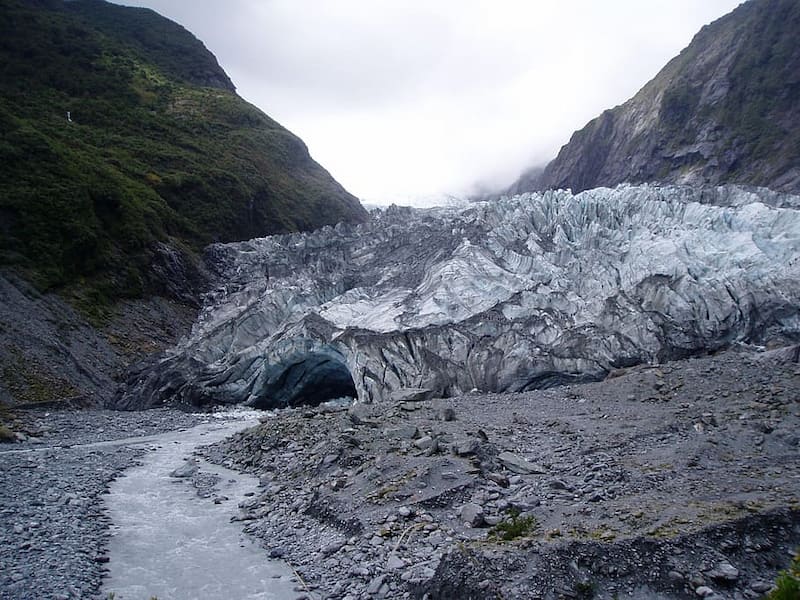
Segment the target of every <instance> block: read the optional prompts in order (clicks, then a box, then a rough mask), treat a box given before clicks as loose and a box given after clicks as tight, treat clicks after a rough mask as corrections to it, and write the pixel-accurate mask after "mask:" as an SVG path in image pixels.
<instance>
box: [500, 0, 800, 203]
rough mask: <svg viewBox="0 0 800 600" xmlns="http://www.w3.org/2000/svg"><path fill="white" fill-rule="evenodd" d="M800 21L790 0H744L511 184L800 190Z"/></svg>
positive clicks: (525, 187)
mask: <svg viewBox="0 0 800 600" xmlns="http://www.w3.org/2000/svg"><path fill="white" fill-rule="evenodd" d="M798 26H800V4H798V3H797V2H795V1H794V0H750V1H749V2H744V3H743V4H742V5H740V6H739V7H738V8H737V9H735V10H734V11H733V12H731V13H730V14H728V15H726V16H724V17H722V18H721V19H719V20H717V21H715V22H713V23H711V24H710V25H707V26H705V27H703V29H702V30H700V32H699V33H698V34H697V35H696V36H695V37H694V39H693V40H692V42H691V44H690V45H689V46H688V47H687V48H686V49H684V50H683V51H682V52H681V53H680V55H679V56H677V57H675V58H674V59H673V60H672V61H670V62H669V63H668V64H667V65H666V66H665V67H664V68H663V69H662V70H661V71H660V72H659V73H658V74H657V75H656V77H654V78H653V80H652V81H650V82H649V83H647V84H646V85H645V86H644V87H643V88H642V89H641V90H640V91H639V92H638V93H637V94H636V95H635V96H634V97H633V98H631V99H630V100H628V101H627V102H625V103H624V104H622V105H620V106H617V107H615V108H612V109H609V110H606V111H604V112H603V113H602V114H601V115H600V116H598V117H597V118H595V119H593V120H592V121H590V122H589V123H588V124H587V125H586V126H585V127H584V128H583V129H581V130H579V131H577V132H575V133H574V134H573V135H572V138H571V139H570V141H569V143H567V144H566V145H564V146H563V147H562V148H561V150H560V152H559V153H558V156H557V157H556V158H555V159H554V160H553V161H552V162H550V163H549V164H548V165H547V167H546V168H545V169H544V172H542V173H539V172H537V170H535V169H534V170H531V171H529V172H527V173H525V174H523V175H522V176H521V177H520V179H519V181H517V182H516V183H515V184H513V185H512V186H511V187H510V188H509V191H508V193H520V192H524V191H531V190H537V189H548V188H571V189H572V190H573V191H576V192H579V191H582V190H585V189H590V188H594V187H599V186H613V185H617V184H619V183H622V182H629V183H640V182H661V183H676V184H689V185H702V184H705V185H707V184H720V183H739V184H749V185H760V186H765V187H769V188H771V189H775V190H782V191H787V192H793V193H796V192H798V191H800V168H798V164H800V138H799V137H798V131H800V128H798V120H799V119H800V104H798V98H800V75H798V74H800V44H798V39H797V36H796V34H795V32H796V30H797V28H798Z"/></svg>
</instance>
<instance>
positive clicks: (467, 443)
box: [453, 439, 480, 456]
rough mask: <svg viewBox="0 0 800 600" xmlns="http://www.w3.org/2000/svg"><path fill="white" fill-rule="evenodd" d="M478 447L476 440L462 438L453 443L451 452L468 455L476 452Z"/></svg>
mask: <svg viewBox="0 0 800 600" xmlns="http://www.w3.org/2000/svg"><path fill="white" fill-rule="evenodd" d="M479 448H480V444H479V443H478V440H472V439H470V440H462V441H460V442H456V443H455V444H453V453H454V454H456V455H458V456H470V455H472V454H477V453H478V449H479Z"/></svg>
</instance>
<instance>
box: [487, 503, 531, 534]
mask: <svg viewBox="0 0 800 600" xmlns="http://www.w3.org/2000/svg"><path fill="white" fill-rule="evenodd" d="M538 529H539V523H538V521H537V520H536V518H535V517H533V516H530V515H528V516H522V515H520V513H519V511H516V510H514V511H511V512H509V516H508V517H507V518H506V519H504V520H503V521H500V522H499V523H498V524H497V525H495V526H494V527H493V528H492V529H491V531H490V532H489V536H490V537H493V538H495V539H497V540H500V541H503V542H510V541H513V540H516V539H519V538H525V537H530V536H531V535H533V534H534V533H536V531H537V530H538Z"/></svg>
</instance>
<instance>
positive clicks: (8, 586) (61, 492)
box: [0, 410, 203, 600]
mask: <svg viewBox="0 0 800 600" xmlns="http://www.w3.org/2000/svg"><path fill="white" fill-rule="evenodd" d="M202 419H203V417H202V416H199V415H190V414H187V413H181V412H178V411H174V410H172V411H170V410H156V411H149V412H146V413H119V412H117V413H115V412H108V411H52V412H49V413H44V412H38V411H26V412H21V411H20V412H18V413H17V420H16V422H15V426H16V428H17V430H18V431H19V430H21V431H23V432H25V433H24V435H25V436H26V441H24V442H22V443H17V444H4V445H2V446H0V507H2V508H0V599H2V600H12V599H14V600H30V599H31V598H48V599H54V600H65V599H78V598H80V599H87V598H92V597H95V596H96V595H97V593H98V590H99V588H100V582H101V578H102V577H103V573H104V571H105V564H106V563H107V562H108V557H107V555H106V544H107V542H108V539H109V536H110V530H109V526H110V523H109V520H108V518H107V516H106V514H105V512H104V506H103V494H105V493H106V492H107V491H108V488H109V484H110V482H111V481H113V480H114V479H115V478H116V477H118V476H119V475H120V473H122V472H123V471H124V470H125V469H127V468H129V467H131V466H133V465H135V464H137V462H138V460H139V458H140V457H141V456H142V455H143V453H144V452H145V450H144V449H142V448H132V447H131V446H130V445H127V444H126V443H124V442H122V443H120V444H108V445H101V446H94V445H93V444H97V443H102V442H112V441H114V440H123V439H125V438H129V437H132V436H142V437H144V436H148V435H154V434H158V433H164V432H167V431H172V430H175V429H183V428H188V427H191V426H193V425H195V424H197V423H198V422H200V421H201V420H202Z"/></svg>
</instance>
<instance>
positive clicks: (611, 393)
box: [0, 347, 800, 600]
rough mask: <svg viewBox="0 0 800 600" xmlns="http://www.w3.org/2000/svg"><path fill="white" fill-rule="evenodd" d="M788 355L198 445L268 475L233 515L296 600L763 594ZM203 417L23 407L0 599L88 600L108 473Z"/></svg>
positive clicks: (3, 458) (774, 520) (775, 524)
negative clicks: (291, 579) (287, 571)
mask: <svg viewBox="0 0 800 600" xmlns="http://www.w3.org/2000/svg"><path fill="white" fill-rule="evenodd" d="M797 360H798V348H797V347H794V348H783V349H778V350H773V351H765V350H764V349H758V348H752V347H739V348H736V349H733V350H729V351H726V352H723V353H720V354H717V355H714V356H706V357H701V358H693V359H688V360H683V361H677V362H672V363H666V364H662V365H654V366H648V365H643V366H639V367H633V368H629V369H626V370H621V371H617V372H614V373H612V374H611V376H610V377H609V378H607V379H606V380H605V381H603V382H599V383H590V384H584V385H571V386H562V387H557V388H552V389H550V390H544V391H536V392H527V393H522V394H478V393H473V394H466V395H463V396H459V397H455V398H449V399H433V400H430V399H429V400H420V401H410V400H409V401H403V402H391V403H381V404H376V405H363V404H357V405H354V406H350V407H348V406H346V405H336V404H333V405H321V406H320V407H316V408H297V409H286V410H281V411H275V412H269V413H264V415H263V416H262V418H261V421H262V423H261V424H260V425H259V426H258V427H256V428H254V429H251V430H248V431H246V432H243V433H240V434H237V435H235V436H234V437H232V438H229V439H228V440H226V441H223V442H220V443H217V444H215V445H213V446H210V447H208V448H206V449H204V450H201V453H202V454H203V455H204V457H205V458H207V459H208V460H211V461H213V462H217V463H220V464H223V465H226V466H230V467H234V468H236V469H239V470H242V471H246V472H249V473H252V474H254V475H256V476H257V477H258V478H259V480H260V486H261V487H260V488H259V489H258V491H257V492H256V494H255V495H253V496H251V497H249V499H248V500H247V501H246V502H245V503H244V505H243V512H242V513H241V514H240V515H238V516H236V517H235V519H236V521H237V522H240V523H241V525H242V526H243V527H244V530H245V531H246V532H247V533H249V534H251V535H252V536H253V538H254V539H256V540H257V541H260V543H261V545H262V546H263V547H264V557H265V559H266V558H267V557H269V556H271V557H281V558H284V559H285V560H287V561H288V562H289V564H290V565H291V566H292V567H293V568H294V569H296V572H297V575H298V577H299V579H298V581H297V582H296V583H294V584H292V586H293V587H294V588H295V592H294V594H295V595H296V596H297V597H298V598H309V599H313V598H338V599H349V600H355V599H362V598H364V599H366V598H425V597H427V598H428V599H429V600H433V599H435V598H476V599H477V598H521V599H526V598H542V599H556V598H590V597H594V598H608V599H611V598H641V599H650V598H655V599H676V598H696V597H701V596H702V597H706V598H711V599H712V600H713V599H719V598H727V599H736V600H740V599H756V598H760V597H762V596H763V595H764V594H765V592H767V591H768V590H769V589H770V586H771V584H772V582H774V581H775V577H776V575H777V573H778V571H779V570H780V569H782V568H785V567H786V565H787V564H788V563H789V561H790V559H791V556H792V553H793V552H795V551H796V550H797V548H798V547H799V546H800V508H799V507H800V460H798V458H800V456H799V455H800V446H799V445H798V444H799V443H800V434H799V433H798V431H800V429H798V424H800V395H798V389H800V385H798V384H800V365H798V362H797ZM211 418H213V417H212V416H210V415H202V416H201V415H191V414H187V413H180V412H174V411H169V410H151V411H146V412H141V413H119V412H109V411H58V412H51V413H43V412H21V413H19V414H18V420H17V421H16V422H15V423H14V427H15V429H16V430H17V431H22V432H23V433H24V435H25V437H26V441H24V442H22V443H17V444H9V445H4V446H3V447H2V448H1V449H0V451H2V454H1V455H0V478H2V485H1V486H0V502H2V508H0V525H1V526H0V598H2V599H17V598H19V599H22V598H39V597H41V598H92V597H97V594H98V593H99V590H100V585H101V582H102V580H103V577H104V576H105V574H106V573H107V567H108V565H107V562H108V560H109V554H108V541H109V537H110V533H109V526H110V521H109V517H108V514H107V512H106V510H105V503H104V500H103V497H104V494H105V493H106V492H107V490H108V489H109V484H110V482H111V481H112V480H113V479H115V478H116V477H117V476H119V475H120V473H121V472H122V471H123V470H124V469H126V468H129V467H131V466H133V465H135V464H138V463H141V461H142V455H143V453H144V452H146V450H147V445H146V444H143V443H142V442H143V441H146V440H148V439H150V436H155V435H157V434H160V433H163V432H166V431H174V430H182V429H187V428H189V427H191V426H193V425H196V424H197V423H199V422H201V421H203V420H208V419H211ZM196 479H197V481H196V482H195V483H196V484H197V485H196V487H198V489H199V490H200V491H203V489H204V485H205V488H207V489H206V491H207V492H208V494H206V495H208V496H209V500H208V501H209V502H210V501H213V499H214V494H217V492H218V491H219V490H217V489H216V488H215V486H216V485H217V484H215V483H214V482H212V484H211V485H210V486H209V485H208V483H207V482H206V484H204V483H203V473H202V472H201V473H198V474H197V475H196ZM217 487H218V486H217ZM161 600H165V599H163V598H162V599H161Z"/></svg>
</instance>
